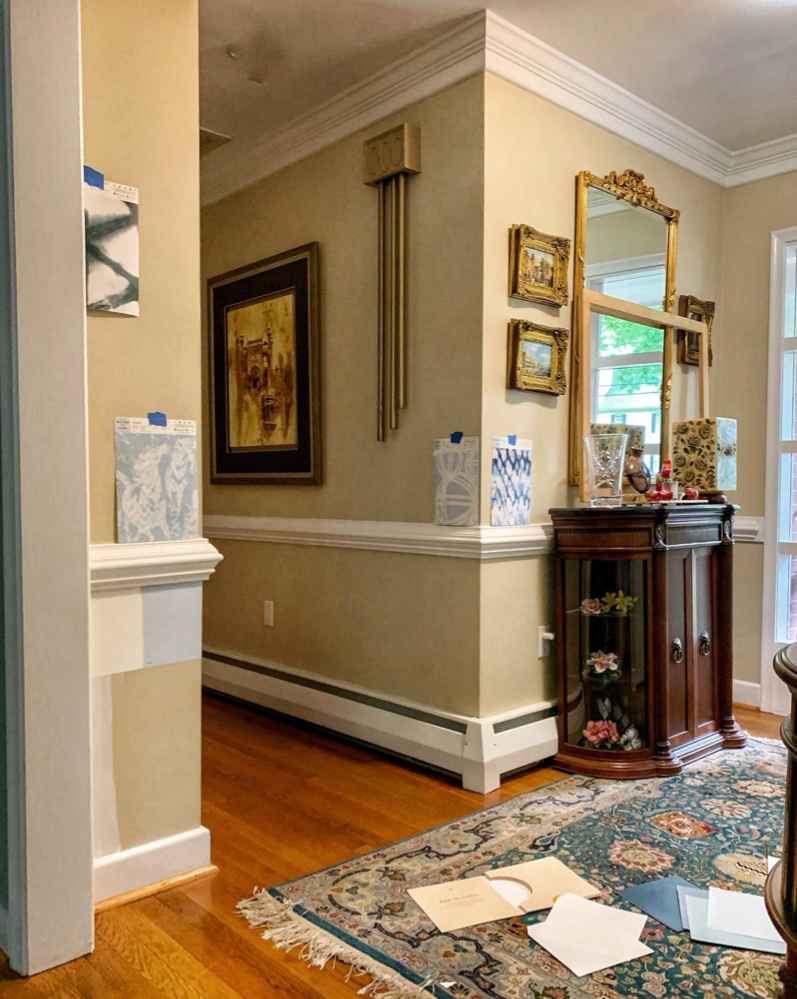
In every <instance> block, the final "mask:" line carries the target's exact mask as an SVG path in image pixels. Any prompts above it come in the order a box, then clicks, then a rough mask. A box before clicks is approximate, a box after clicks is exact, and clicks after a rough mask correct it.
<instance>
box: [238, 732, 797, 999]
mask: <svg viewBox="0 0 797 999" xmlns="http://www.w3.org/2000/svg"><path fill="white" fill-rule="evenodd" d="M785 774H786V752H785V749H784V748H783V747H782V746H781V745H780V744H779V743H775V742H770V741H768V740H758V739H755V740H751V741H750V743H749V745H748V747H747V748H745V749H743V750H736V751H725V752H720V753H717V754H715V755H714V756H711V757H709V758H707V759H706V760H703V761H701V762H698V763H696V764H693V765H692V766H690V767H687V769H686V770H685V771H684V773H683V774H682V775H680V776H678V777H672V778H668V779H661V778H658V779H651V780H644V781H609V780H597V779H594V778H588V777H567V778H564V779H562V780H561V781H558V782H556V783H554V784H552V785H548V786H547V787H544V788H541V789H539V790H538V791H532V792H530V793H528V794H523V795H520V796H518V797H516V798H513V799H511V800H510V801H506V802H504V803H502V804H500V805H496V806H494V807H492V808H488V809H486V810H485V811H482V812H477V813H476V814H474V815H470V816H468V817H467V818H464V819H460V820H459V821H457V822H451V823H449V824H448V825H445V826H441V827H440V828H438V829H432V830H430V831H429V832H425V833H422V834H421V835H420V836H415V837H413V838H412V839H409V840H405V841H404V842H402V843H395V844H393V845H392V846H388V847H386V848H384V849H381V850H377V851H376V852H375V853H370V854H367V855H365V856H362V857H357V858H356V859H354V860H350V861H348V862H346V863H344V864H339V865H338V866H336V867H331V868H329V869H327V870H325V871H319V872H318V873H316V874H311V875H309V876H307V877H303V878H299V879H298V880H296V881H291V882H289V883H287V884H283V885H280V886H279V887H277V888H269V889H267V890H263V891H260V890H256V892H255V895H254V897H253V898H251V899H247V900H246V901H244V902H241V903H240V905H239V909H240V910H241V912H242V913H243V915H245V916H246V918H247V919H248V920H249V922H250V923H251V925H252V926H255V927H260V928H262V929H263V931H264V932H263V936H264V938H265V939H269V940H272V941H273V942H274V943H275V944H276V945H277V946H278V947H281V948H285V949H292V948H293V947H301V948H302V949H301V952H300V953H301V956H302V957H303V958H304V959H305V960H307V961H308V962H310V963H311V964H313V965H316V966H318V967H323V966H324V965H325V964H326V963H327V962H328V961H330V960H332V959H340V960H341V961H343V962H345V963H346V964H348V965H351V967H352V974H353V975H355V976H360V975H362V976H363V978H362V981H363V982H365V984H364V986H363V988H362V990H361V994H363V995H372V996H376V997H381V999H429V996H430V995H433V996H436V997H438V999H453V997H456V999H514V997H523V999H616V997H623V999H643V997H645V999H646V997H653V999H668V997H674V996H678V997H682V999H704V997H706V996H712V997H714V996H717V997H718V996H733V997H737V999H738V997H741V996H753V997H757V999H775V997H777V996H778V995H779V992H780V990H779V984H778V975H777V972H778V968H779V967H780V964H781V958H780V957H777V956H775V955H769V954H759V953H755V952H752V951H740V950H731V949H727V948H722V947H714V946H710V945H707V944H698V943H692V941H691V939H690V937H689V934H688V932H683V933H675V932H673V931H672V930H669V929H667V927H665V926H663V925H661V924H660V923H657V922H656V921H654V920H653V919H651V918H648V922H647V924H646V927H645V930H644V932H643V934H642V940H643V942H644V943H646V944H647V945H648V946H649V947H651V948H652V950H653V953H652V954H651V955H649V956H647V957H644V958H642V959H640V960H637V961H631V962H629V963H627V964H623V965H619V966H617V967H615V968H610V969H608V970H606V971H603V972H599V973H597V974H594V975H590V976H588V977H584V978H574V977H573V976H572V975H571V974H570V972H569V971H568V970H567V969H566V968H565V967H564V966H563V965H561V964H559V962H558V961H556V960H554V958H552V957H551V956H550V955H549V954H548V952H547V951H545V950H544V949H543V948H542V947H540V946H538V945H537V944H535V943H533V942H532V941H531V940H530V939H529V937H528V935H527V933H526V924H528V923H531V922H535V921H537V920H538V919H544V918H545V915H546V914H545V913H537V914H534V915H531V916H524V917H522V918H518V919H511V920H503V921H501V922H494V923H487V924H485V925H483V926H477V927H474V928H472V929H467V930H458V931H456V932H452V933H441V932H439V931H438V930H437V929H436V927H435V926H434V924H433V923H432V922H431V921H430V920H429V919H428V918H427V916H426V915H425V914H424V913H423V912H422V910H421V909H419V908H418V906H417V905H415V903H414V902H413V901H412V899H411V898H410V897H409V896H408V895H407V889H408V888H413V887H418V886H421V885H431V884H435V883H438V882H440V881H447V880H451V879H454V878H465V877H470V876H474V875H478V874H482V873H484V871H485V870H489V869H491V868H495V867H504V866H507V865H509V864H519V863H523V862H524V861H528V860H535V859H538V858H540V857H544V856H547V855H549V854H554V855H556V856H557V857H558V858H559V859H560V860H562V861H564V863H566V864H567V865H568V866H570V867H571V868H573V870H575V871H576V872H577V873H578V874H580V875H582V876H583V877H585V878H587V879H588V880H589V881H591V882H592V883H593V884H594V885H596V886H597V887H599V888H600V889H601V897H600V898H599V899H597V901H599V902H603V903H605V904H607V905H612V906H617V907H619V908H623V909H630V910H633V906H631V905H630V903H628V902H626V901H625V900H624V899H622V898H620V897H619V896H618V895H617V891H618V890H619V889H621V888H624V887H626V886H628V885H632V884H641V883H643V882H644V881H646V880H649V879H652V878H658V877H662V876H666V875H669V874H680V875H681V877H684V878H687V879H688V880H689V881H692V882H694V883H695V884H696V885H697V886H698V887H700V888H707V887H708V886H709V885H716V886H717V887H721V888H730V889H736V890H738V891H752V892H756V893H761V892H762V889H763V883H764V873H763V871H764V861H763V857H764V844H763V838H764V837H765V836H766V837H768V838H769V844H770V848H771V850H772V852H774V853H779V852H780V844H781V840H782V835H783V800H784V786H785ZM633 911H636V910H633Z"/></svg>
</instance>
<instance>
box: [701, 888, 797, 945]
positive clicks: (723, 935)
mask: <svg viewBox="0 0 797 999" xmlns="http://www.w3.org/2000/svg"><path fill="white" fill-rule="evenodd" d="M685 901H686V907H687V909H688V912H689V932H690V933H691V935H692V939H693V940H697V941H699V942H700V943H710V944H717V945H718V946H720V947H735V948H738V949H739V950H759V951H764V952H765V953H768V954H785V953H786V943H785V941H783V940H781V939H780V938H778V940H765V939H763V938H761V937H751V936H747V935H745V934H743V933H729V932H728V931H727V930H713V929H710V928H709V926H708V899H707V898H699V897H698V896H693V895H688V896H687V897H686V899H685Z"/></svg>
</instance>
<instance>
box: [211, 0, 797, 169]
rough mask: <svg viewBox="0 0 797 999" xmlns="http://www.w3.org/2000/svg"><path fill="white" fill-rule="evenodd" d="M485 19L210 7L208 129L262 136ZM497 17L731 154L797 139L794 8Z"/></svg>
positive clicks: (699, 7) (532, 8)
mask: <svg viewBox="0 0 797 999" xmlns="http://www.w3.org/2000/svg"><path fill="white" fill-rule="evenodd" d="M483 8H484V5H483V4H478V3H471V2H469V0H200V104H201V124H202V125H203V127H205V128H210V129H214V130H217V131H220V132H226V133H228V134H230V135H232V136H233V137H234V138H236V139H249V138H254V137H255V136H259V135H263V134H266V133H268V132H270V131H273V130H274V129H276V128H278V127H279V126H280V125H284V124H286V123H287V122H288V121H291V120H293V119H294V118H297V117H299V116H300V115H302V114H305V113H306V112H308V111H310V110H311V109H313V108H315V107H317V106H318V105H319V104H321V103H323V102H324V101H326V100H328V99H329V98H331V97H334V96H335V95H336V94H338V93H340V92H341V91H342V90H345V89H346V88H347V87H350V86H352V85H353V84H355V83H357V82H359V81H360V80H362V79H364V78H365V77H367V76H369V75H370V74H372V73H374V72H376V71H377V70H378V69H380V68H382V67H384V66H386V65H388V64H389V63H391V62H393V61H395V60H396V59H399V58H402V57H403V56H406V55H409V54H410V53H411V52H412V51H413V50H414V49H416V48H417V47H418V46H420V45H423V44H425V43H426V42H428V41H431V40H432V39H433V38H435V36H437V35H438V34H441V33H442V32H443V31H445V30H447V29H449V28H450V27H451V26H452V25H453V24H454V23H455V22H456V21H457V20H459V19H461V18H464V17H467V16H469V15H471V14H473V13H475V12H476V11H478V10H481V9H483ZM490 10H492V11H493V12H494V13H495V14H498V15H499V16H500V17H503V18H505V19H506V20H508V21H510V22H512V23H513V24H515V25H517V26H518V27H520V28H523V29H524V30H526V31H528V32H529V33H530V34H532V35H535V36H536V37H537V38H540V39H542V41H544V42H547V43H548V44H549V45H551V46H553V47H554V48H555V49H558V50H559V51H560V52H563V53H564V54H565V55H568V56H570V57H571V58H573V59H575V60H577V61H578V62H581V63H583V64H584V65H586V66H588V67H589V68H590V69H592V70H594V71H595V72H597V73H600V74H601V75H603V76H605V77H607V78H608V79H610V80H612V81H613V82H614V83H617V84H619V85H620V86H622V87H625V88H626V89H627V90H630V91H631V92H632V93H633V94H635V95H636V96H637V97H641V98H643V99H644V100H646V101H648V102H649V103H650V104H653V105H654V106H655V107H657V108H659V109H660V110H662V111H666V112H667V113H668V114H670V115H672V116H673V117H675V118H677V119H679V120H680V121H682V122H684V123H686V124H687V125H690V126H692V128H695V129H697V131H699V132H701V133H702V134H704V135H706V136H708V137H709V138H711V139H714V140H715V141H716V142H719V143H720V144H721V145H723V146H725V147H726V148H728V149H730V150H733V151H736V150H739V149H743V148H745V147H747V146H751V145H756V144H758V143H761V142H767V141H769V140H771V139H777V138H781V137H782V136H785V135H791V134H793V133H796V132H797V0H634V3H633V4H632V3H630V0H601V3H600V4H598V3H595V0H494V2H492V3H491V4H490ZM230 46H232V52H233V54H234V56H235V58H231V56H230V54H229V53H228V49H229V47H230Z"/></svg>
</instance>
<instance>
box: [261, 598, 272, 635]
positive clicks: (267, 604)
mask: <svg viewBox="0 0 797 999" xmlns="http://www.w3.org/2000/svg"><path fill="white" fill-rule="evenodd" d="M263 624H264V625H265V626H266V627H267V628H273V627H274V601H273V600H264V601H263Z"/></svg>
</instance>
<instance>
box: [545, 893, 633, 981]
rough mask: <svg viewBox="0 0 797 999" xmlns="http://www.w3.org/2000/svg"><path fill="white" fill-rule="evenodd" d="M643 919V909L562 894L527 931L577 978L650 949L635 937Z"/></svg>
mask: <svg viewBox="0 0 797 999" xmlns="http://www.w3.org/2000/svg"><path fill="white" fill-rule="evenodd" d="M646 921H647V916H645V915H644V914H643V913H635V912H625V911H624V910H622V909H613V908H610V907H609V906H607V905H599V904H598V903H597V902H590V901H588V900H587V899H585V898H580V897H579V896H577V895H562V896H561V897H560V898H559V899H557V901H556V903H555V905H554V907H553V908H552V909H551V911H550V914H549V915H548V918H547V919H546V920H545V922H544V923H538V924H537V925H536V926H529V928H528V935H529V936H530V937H531V939H532V940H534V941H535V942H536V943H538V944H540V945H541V946H542V947H544V948H545V949H546V950H547V951H548V952H549V953H550V954H552V955H553V956H554V957H555V958H556V959H557V961H561V962H562V964H564V965H565V966H566V967H567V968H569V969H570V970H571V971H572V972H573V974H574V975H576V976H578V977H579V978H580V977H582V976H583V975H591V974H593V973H594V972H596V971H602V970H603V969H604V968H610V967H612V966H613V965H615V964H622V963H623V962H625V961H633V960H635V959H636V958H639V957H644V956H645V955H646V954H650V953H652V951H651V949H650V948H649V947H646V946H645V944H643V943H640V941H639V935H640V933H641V932H642V930H643V929H644V926H645V922H646Z"/></svg>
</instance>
